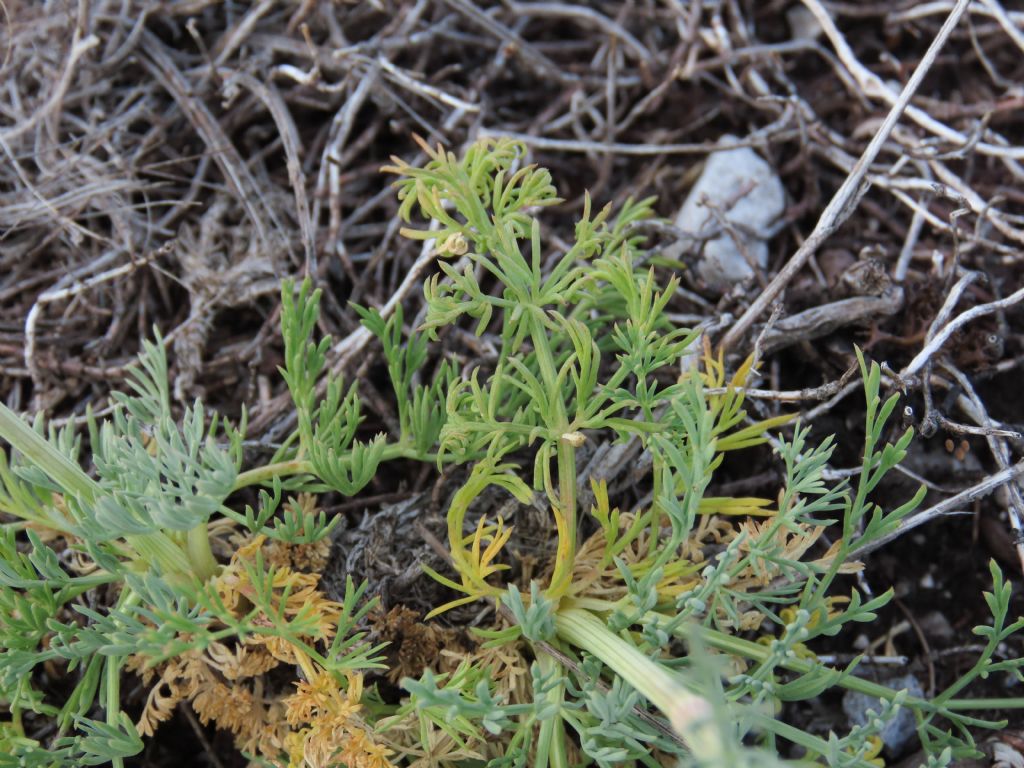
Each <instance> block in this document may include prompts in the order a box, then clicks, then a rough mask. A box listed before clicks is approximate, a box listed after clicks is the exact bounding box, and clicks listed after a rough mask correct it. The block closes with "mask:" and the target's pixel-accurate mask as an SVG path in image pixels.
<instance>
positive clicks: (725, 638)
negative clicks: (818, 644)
mask: <svg viewBox="0 0 1024 768" xmlns="http://www.w3.org/2000/svg"><path fill="white" fill-rule="evenodd" d="M589 605H590V606H591V607H596V605H594V603H590V604H589ZM644 619H645V620H649V621H654V622H657V623H658V624H661V625H662V626H663V627H664V628H665V629H667V630H668V631H669V632H671V633H672V634H673V635H675V636H676V637H678V638H680V639H683V640H691V639H693V638H695V637H696V638H699V639H700V642H702V643H704V644H705V645H708V646H710V647H712V648H715V649H716V650H719V651H725V652H726V653H730V654H732V655H733V656H741V657H743V658H747V659H750V660H752V661H757V662H763V661H766V660H767V659H768V657H769V656H770V655H771V650H770V649H769V648H767V647H766V646H763V645H761V644H759V643H754V642H751V641H750V640H744V639H742V638H739V637H734V636H732V635H728V634H725V633H724V632H719V631H718V630H714V629H709V628H708V627H702V626H699V625H696V624H689V623H687V624H683V625H679V626H672V623H673V622H672V620H671V619H670V618H668V617H666V616H663V615H662V614H660V613H656V612H653V611H652V612H650V613H648V614H646V615H645V616H644ZM780 666H782V667H784V668H785V669H788V670H789V671H791V672H796V673H797V674H801V675H806V674H809V673H815V672H824V673H826V674H834V673H835V672H836V671H838V670H836V669H834V668H833V667H828V666H825V665H823V664H822V663H821V662H818V661H812V660H810V659H799V658H796V659H783V660H782V661H781V662H780ZM837 685H839V686H840V687H842V688H846V689H847V690H850V691H857V692H858V693H863V694H865V695H867V696H871V697H873V698H876V699H885V700H886V701H892V700H893V699H895V698H896V694H898V693H899V691H897V690H894V689H892V688H889V687H887V686H885V685H881V684H879V683H873V682H871V681H870V680H865V679H864V678H861V677H854V676H853V675H846V676H845V677H843V678H841V679H840V680H839V681H838V682H837ZM906 703H907V704H908V705H910V706H913V707H916V708H921V709H923V710H926V711H928V712H935V711H936V710H937V709H938V708H939V706H941V707H943V708H945V709H950V710H976V709H1024V697H1021V698H1007V699H950V700H949V701H945V702H939V701H938V700H936V701H928V700H927V699H921V698H917V697H914V696H908V697H907V699H906Z"/></svg>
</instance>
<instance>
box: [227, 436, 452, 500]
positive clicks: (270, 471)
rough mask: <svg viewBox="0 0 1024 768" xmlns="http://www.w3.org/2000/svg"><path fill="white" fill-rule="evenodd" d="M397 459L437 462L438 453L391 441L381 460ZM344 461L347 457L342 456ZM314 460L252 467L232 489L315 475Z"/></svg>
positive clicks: (295, 460)
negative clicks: (274, 480) (421, 450)
mask: <svg viewBox="0 0 1024 768" xmlns="http://www.w3.org/2000/svg"><path fill="white" fill-rule="evenodd" d="M395 459H412V460H414V461H424V462H436V461H437V459H438V454H436V453H420V452H419V451H417V450H416V449H415V448H413V447H412V446H410V445H408V444H407V443H404V442H401V443H391V444H390V445H386V446H384V453H383V456H382V458H381V461H382V462H384V461H393V460H395ZM341 460H342V461H344V460H345V457H341ZM315 474H316V472H315V471H314V470H313V464H312V462H309V461H306V460H304V459H292V460H290V461H279V462H277V463H276V464H267V465H265V466H262V467H256V468H255V469H250V470H248V471H247V472H240V473H239V474H238V476H237V477H236V478H235V486H234V488H233V489H232V491H240V490H241V489H242V488H248V487H249V486H252V485H266V484H268V483H270V481H272V480H273V479H274V478H275V477H292V476H294V475H315Z"/></svg>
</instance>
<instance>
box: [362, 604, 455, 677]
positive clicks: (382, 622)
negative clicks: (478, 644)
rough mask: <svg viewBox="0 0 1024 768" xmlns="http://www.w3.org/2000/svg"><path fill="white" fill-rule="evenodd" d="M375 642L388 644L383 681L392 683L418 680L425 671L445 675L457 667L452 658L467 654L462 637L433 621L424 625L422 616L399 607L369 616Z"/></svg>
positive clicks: (409, 609) (378, 611)
mask: <svg viewBox="0 0 1024 768" xmlns="http://www.w3.org/2000/svg"><path fill="white" fill-rule="evenodd" d="M368 618H369V622H370V628H371V630H372V632H373V637H374V639H375V640H379V641H381V642H386V643H387V644H388V647H387V650H386V653H387V663H388V671H387V678H388V680H390V681H391V682H392V683H397V682H399V681H400V680H401V679H402V678H403V677H413V678H419V677H420V676H421V675H422V674H423V672H424V671H425V670H427V669H430V670H433V671H434V672H447V671H450V670H451V669H454V667H455V666H457V662H455V663H453V659H459V658H462V657H463V656H464V655H465V654H466V652H467V645H471V644H468V643H467V642H466V639H465V635H464V633H463V632H461V631H459V630H456V629H453V628H451V627H443V626H440V625H439V624H438V623H436V622H424V621H423V616H422V614H420V613H418V612H416V611H414V610H412V609H411V608H407V607H405V606H403V605H396V606H393V607H392V608H391V610H389V611H387V613H385V612H383V611H382V610H380V609H379V608H378V609H376V610H374V611H372V612H371V613H370V615H369V617H368Z"/></svg>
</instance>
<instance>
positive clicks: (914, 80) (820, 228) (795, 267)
mask: <svg viewBox="0 0 1024 768" xmlns="http://www.w3.org/2000/svg"><path fill="white" fill-rule="evenodd" d="M968 5H970V0H958V2H957V4H956V5H955V6H954V7H953V10H952V11H951V12H950V14H949V16H948V17H947V18H946V21H945V22H944V23H943V25H942V29H940V30H939V33H938V34H937V35H936V36H935V39H934V40H932V44H931V45H930V46H928V50H927V52H925V55H924V58H922V59H921V62H920V63H919V64H918V65H917V69H915V70H914V74H913V75H911V77H910V80H908V81H907V84H906V85H905V86H904V87H903V91H902V92H901V93H900V96H899V98H898V99H897V100H896V103H895V104H893V105H892V109H890V110H889V114H888V115H886V116H885V120H884V121H883V122H882V125H881V126H880V127H879V129H878V131H877V132H876V133H875V135H874V137H873V138H872V139H871V142H870V143H869V144H868V146H867V148H866V149H865V150H864V153H863V154H862V155H861V156H860V159H859V160H858V161H857V164H856V165H855V166H854V167H853V170H852V171H851V172H850V175H849V176H847V177H846V180H845V181H844V182H843V183H842V185H841V186H840V187H839V189H838V190H837V191H836V193H835V195H834V196H833V197H832V200H831V201H830V202H829V204H828V206H826V208H825V210H824V211H823V212H822V214H821V218H819V219H818V223H817V224H816V225H815V226H814V230H813V231H812V232H811V234H810V235H809V236H808V237H807V239H806V240H804V242H803V244H802V245H801V246H800V247H799V248H798V249H797V251H796V253H794V254H793V255H792V256H791V257H790V259H789V261H788V262H786V265H785V266H784V267H783V268H782V269H781V270H780V271H779V274H777V275H776V276H775V279H773V280H772V281H771V282H770V283H769V284H768V287H767V288H765V289H764V291H762V292H761V295H760V296H758V297H757V299H755V300H754V303H753V304H751V305H750V307H748V308H747V311H746V312H744V313H743V315H742V316H741V317H740V319H739V320H737V321H736V323H735V324H734V325H733V326H732V328H730V329H729V332H728V333H726V334H725V336H724V337H723V339H722V346H723V347H725V348H728V347H731V346H734V345H735V344H736V342H738V341H739V340H740V339H741V338H743V334H744V333H746V332H747V329H748V328H750V326H751V325H752V324H753V322H754V321H755V320H756V319H757V318H758V316H760V314H761V313H762V312H764V311H765V309H766V308H767V307H768V305H769V304H771V303H772V302H773V301H775V298H776V297H777V296H778V295H779V294H780V293H781V292H782V289H783V288H785V287H786V285H787V284H788V283H789V281H790V280H792V279H793V277H794V276H795V275H796V273H797V272H799V271H800V270H801V269H803V267H804V265H805V264H806V263H807V260H808V259H809V258H810V257H811V255H812V254H813V253H814V252H815V251H817V250H818V248H819V247H820V246H821V244H822V243H824V242H825V240H826V239H828V237H829V236H830V235H831V234H832V233H833V232H835V231H836V230H837V229H839V227H840V226H841V225H842V223H843V222H844V221H846V219H848V218H849V217H850V214H851V213H853V211H854V209H855V208H856V205H857V202H858V200H859V199H860V194H859V193H860V190H861V185H862V184H863V182H864V177H865V176H866V175H867V172H868V169H869V168H870V167H871V164H872V163H873V162H874V161H875V158H876V157H877V156H878V153H879V151H881V149H882V145H883V144H884V143H885V142H886V140H887V139H888V138H889V134H891V133H892V131H893V129H894V128H895V127H896V123H897V122H898V121H899V119H900V115H902V114H903V110H904V109H906V107H907V104H909V103H910V99H911V97H912V96H913V95H914V93H915V92H916V91H917V89H918V86H920V85H921V81H922V80H923V79H924V76H925V75H926V74H927V73H928V70H929V69H931V67H932V64H934V63H935V59H936V57H937V56H938V55H939V51H941V50H942V47H943V46H944V45H945V43H946V40H948V39H949V36H950V35H951V34H952V32H953V29H954V28H955V27H956V25H957V23H959V21H960V19H961V17H962V16H963V15H964V13H965V12H966V11H967V6H968Z"/></svg>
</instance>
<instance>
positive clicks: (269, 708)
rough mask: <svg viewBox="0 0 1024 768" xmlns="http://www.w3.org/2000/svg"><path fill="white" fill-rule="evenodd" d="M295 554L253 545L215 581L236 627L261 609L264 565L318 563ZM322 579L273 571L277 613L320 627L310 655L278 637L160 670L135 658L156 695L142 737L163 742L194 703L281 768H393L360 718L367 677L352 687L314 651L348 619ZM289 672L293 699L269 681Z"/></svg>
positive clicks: (228, 644)
mask: <svg viewBox="0 0 1024 768" xmlns="http://www.w3.org/2000/svg"><path fill="white" fill-rule="evenodd" d="M286 549H287V547H286V546H285V545H283V544H280V543H279V542H271V543H269V544H268V542H267V540H266V537H264V536H254V537H250V539H249V541H248V542H247V543H245V544H244V545H243V546H241V547H239V549H238V550H237V551H236V553H235V555H234V556H233V557H232V558H231V562H230V563H229V564H228V565H227V566H225V567H224V569H223V570H222V571H221V573H220V574H218V575H217V576H216V577H215V580H214V584H213V588H214V589H215V590H216V591H217V594H218V596H219V597H220V599H221V601H222V602H223V604H224V605H225V606H226V607H227V608H228V609H229V610H231V612H232V613H233V615H234V617H235V618H236V619H241V618H242V617H243V616H245V615H246V614H248V613H249V612H250V611H251V610H252V608H253V603H252V598H253V597H254V592H253V584H252V582H251V580H250V576H251V569H252V567H253V565H254V563H255V560H256V558H257V557H259V556H261V557H263V558H264V559H265V561H269V560H270V558H271V557H276V558H277V559H278V560H280V561H282V562H285V561H287V562H304V561H307V560H308V559H309V554H310V552H309V550H306V551H300V552H298V553H288V552H286V551H285V550H286ZM319 578H320V577H319V575H318V574H316V573H301V572H299V571H296V570H294V569H293V568H292V567H291V566H290V565H287V564H281V565H277V566H276V567H275V568H274V570H273V580H272V587H273V593H274V595H275V597H276V598H277V599H278V600H279V601H281V602H278V603H277V604H276V605H274V606H273V613H274V614H275V615H277V616H283V617H284V619H285V620H287V619H288V618H289V617H294V616H295V615H297V614H298V613H300V612H308V613H309V614H312V615H316V616H317V617H318V621H317V623H316V626H315V628H314V631H313V632H312V633H311V634H310V635H308V636H303V637H300V638H297V641H298V642H300V643H301V644H302V645H296V644H293V643H292V642H290V641H289V640H286V639H284V638H283V637H280V636H276V635H273V634H267V635H261V634H249V635H246V636H245V637H244V638H242V639H235V640H233V641H224V642H220V641H215V642H211V643H210V644H209V645H208V646H207V647H206V648H205V649H203V650H201V651H200V650H193V651H188V652H186V653H184V654H182V655H181V656H178V657H175V658H173V659H170V660H168V661H166V662H163V663H162V664H158V665H156V666H150V665H149V664H148V661H147V659H146V658H144V657H142V656H139V655H137V654H136V655H133V656H131V657H130V658H129V660H128V668H129V669H131V670H133V671H135V672H136V673H137V674H138V675H139V676H140V677H141V678H142V680H143V683H144V684H145V685H147V686H150V690H149V693H148V695H147V698H146V702H145V705H144V707H143V711H142V714H141V715H140V717H139V720H138V723H137V726H136V727H137V728H138V731H139V733H140V734H141V735H143V736H151V735H153V734H154V733H155V732H156V730H157V729H158V727H159V725H160V724H161V723H162V722H165V721H167V720H168V719H170V718H171V716H172V715H173V714H174V710H175V708H176V707H177V705H178V704H179V703H181V702H188V703H189V704H190V705H191V707H192V709H193V710H194V711H195V713H196V715H197V716H198V717H199V720H200V722H202V723H203V724H204V725H205V724H209V723H213V724H214V725H215V726H216V727H217V728H221V729H224V730H227V731H229V732H230V733H231V734H232V735H233V736H234V738H235V743H236V745H237V747H238V749H240V750H242V751H245V752H249V753H252V754H258V755H260V756H262V757H264V758H265V759H267V760H269V761H271V762H272V763H273V764H275V765H282V766H289V767H291V766H303V767H305V768H322V767H323V766H327V765H330V764H334V762H335V761H337V760H342V761H344V762H345V764H348V765H350V766H353V767H358V768H384V766H389V765H391V764H390V763H389V762H388V760H387V754H388V750H387V749H386V748H385V747H383V746H380V745H379V744H377V743H376V742H375V741H374V739H373V738H372V737H371V736H370V734H369V732H368V731H367V727H366V725H365V724H364V723H363V721H362V719H361V717H360V715H359V711H360V708H361V703H360V699H361V696H362V690H363V682H362V676H361V674H360V673H351V674H349V675H348V677H347V681H346V684H345V685H342V684H341V683H339V681H338V680H337V679H335V677H334V676H333V675H331V674H330V673H328V672H327V671H326V670H324V669H322V668H321V667H319V666H318V665H317V664H316V663H315V662H314V661H313V660H312V659H311V658H310V657H309V655H308V653H307V652H306V647H313V646H315V645H317V644H318V643H323V642H325V641H329V640H330V639H331V638H332V637H333V635H334V633H335V631H336V628H337V620H338V616H339V614H340V611H341V605H340V604H338V603H336V602H334V601H331V600H328V599H326V598H325V597H324V596H323V594H322V593H321V592H320V591H319V590H318V589H317V587H318V584H319ZM250 620H251V622H252V623H253V624H255V625H261V624H262V625H264V626H266V627H268V628H269V627H273V626H274V625H275V621H276V619H274V618H272V617H271V616H267V615H259V616H256V617H254V618H251V619H250ZM182 639H183V640H187V639H188V638H184V637H183V638H182ZM282 665H285V666H287V667H289V668H291V669H292V670H293V672H292V675H293V682H292V683H291V684H290V685H292V686H294V689H293V690H292V691H289V684H282V682H281V679H280V678H275V679H274V680H273V681H271V679H270V678H269V677H267V673H268V672H270V671H271V670H275V669H278V668H279V667H281V666H282Z"/></svg>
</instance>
